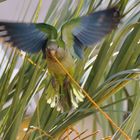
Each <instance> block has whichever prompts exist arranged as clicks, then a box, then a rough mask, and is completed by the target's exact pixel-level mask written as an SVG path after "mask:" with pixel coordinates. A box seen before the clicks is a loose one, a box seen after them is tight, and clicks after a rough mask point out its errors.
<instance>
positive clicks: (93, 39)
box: [61, 7, 120, 58]
mask: <svg viewBox="0 0 140 140" xmlns="http://www.w3.org/2000/svg"><path fill="white" fill-rule="evenodd" d="M119 21H120V14H119V12H118V10H117V8H115V7H114V8H110V9H107V10H102V11H98V12H95V13H91V14H89V15H86V16H82V17H80V18H77V19H73V20H71V21H68V22H67V23H65V24H64V25H63V26H62V29H61V35H62V39H63V41H64V42H65V44H66V46H67V47H72V46H73V49H74V52H75V53H76V55H77V56H79V57H80V58H82V54H83V48H84V47H86V46H88V45H92V44H95V43H97V42H98V41H100V40H101V39H102V38H103V37H104V36H105V35H106V34H108V33H109V32H111V31H112V30H113V29H115V28H116V27H117V25H118V23H119Z"/></svg>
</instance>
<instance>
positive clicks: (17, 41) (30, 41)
mask: <svg viewBox="0 0 140 140" xmlns="http://www.w3.org/2000/svg"><path fill="white" fill-rule="evenodd" d="M0 27H2V28H0V33H1V32H3V31H7V32H6V34H4V35H3V34H0V37H3V38H5V37H10V38H9V40H7V42H12V43H13V47H16V48H18V49H21V50H23V51H26V52H29V53H36V52H39V51H40V50H41V49H42V48H43V47H44V45H46V42H47V36H46V34H45V33H44V32H41V31H40V30H39V29H38V28H37V27H36V24H33V23H10V22H0Z"/></svg>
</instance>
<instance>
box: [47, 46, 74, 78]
mask: <svg viewBox="0 0 140 140" xmlns="http://www.w3.org/2000/svg"><path fill="white" fill-rule="evenodd" d="M55 57H56V58H57V59H58V60H59V61H60V63H61V64H62V65H63V66H64V68H65V69H66V70H67V71H68V72H69V73H70V74H73V71H74V68H75V64H74V60H73V58H72V56H71V55H70V53H69V52H68V51H64V50H60V49H58V50H57V51H56V53H55ZM47 66H48V70H49V72H50V73H52V74H53V75H56V76H64V75H66V73H65V71H64V70H63V68H62V67H61V66H60V65H59V64H58V62H57V61H55V60H54V58H53V57H50V56H48V57H47Z"/></svg>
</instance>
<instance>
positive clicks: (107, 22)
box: [0, 7, 121, 111]
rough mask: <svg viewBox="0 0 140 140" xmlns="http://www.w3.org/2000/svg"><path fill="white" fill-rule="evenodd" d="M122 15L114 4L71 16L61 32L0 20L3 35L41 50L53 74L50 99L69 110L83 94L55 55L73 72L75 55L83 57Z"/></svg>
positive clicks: (46, 26)
mask: <svg viewBox="0 0 140 140" xmlns="http://www.w3.org/2000/svg"><path fill="white" fill-rule="evenodd" d="M120 17H121V16H120V13H119V11H118V9H117V8H116V7H113V8H109V9H106V10H102V11H97V12H94V13H90V14H89V15H85V16H81V17H78V18H75V19H71V20H69V21H67V22H66V23H64V24H63V25H62V27H61V30H60V32H57V30H56V28H55V27H53V26H52V25H49V24H45V23H16V22H0V37H2V38H3V39H4V41H5V42H10V43H11V42H12V46H13V47H16V48H18V49H20V50H22V51H25V52H27V53H38V52H39V51H42V53H43V58H44V59H46V61H47V66H48V71H49V73H50V74H51V76H52V82H51V84H50V85H49V87H48V94H47V95H46V96H47V97H46V98H47V102H48V103H49V104H51V107H55V106H57V109H58V110H61V111H68V110H70V109H71V108H73V107H75V108H76V107H78V103H79V102H82V101H83V99H84V96H83V94H82V93H81V91H80V90H79V89H77V88H76V87H75V85H74V84H73V83H72V82H71V81H70V79H69V77H68V75H67V74H66V73H65V71H64V70H63V69H62V68H61V67H60V65H59V64H58V63H57V62H56V60H55V59H54V57H56V58H57V59H58V60H59V61H60V62H61V64H62V65H63V66H64V67H65V69H66V70H67V71H68V72H69V73H70V74H71V75H72V76H73V75H74V72H75V70H76V67H75V58H76V57H77V58H80V59H82V58H83V51H84V49H85V48H87V47H89V45H93V44H95V43H97V42H99V41H100V40H101V39H102V38H104V37H105V36H106V35H107V34H108V33H110V32H111V31H112V30H113V29H115V28H116V27H117V25H118V23H119V22H120Z"/></svg>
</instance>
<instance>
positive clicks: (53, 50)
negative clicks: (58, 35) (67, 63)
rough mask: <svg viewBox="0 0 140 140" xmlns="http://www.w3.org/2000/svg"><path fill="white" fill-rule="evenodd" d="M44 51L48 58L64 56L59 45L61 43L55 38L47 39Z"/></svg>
mask: <svg viewBox="0 0 140 140" xmlns="http://www.w3.org/2000/svg"><path fill="white" fill-rule="evenodd" d="M45 51H46V56H47V57H48V58H53V57H54V56H55V57H57V58H58V59H61V58H62V57H63V56H64V52H65V51H64V49H63V48H62V47H61V44H60V43H59V42H58V41H57V40H50V41H48V43H47V47H46V50H45Z"/></svg>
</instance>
